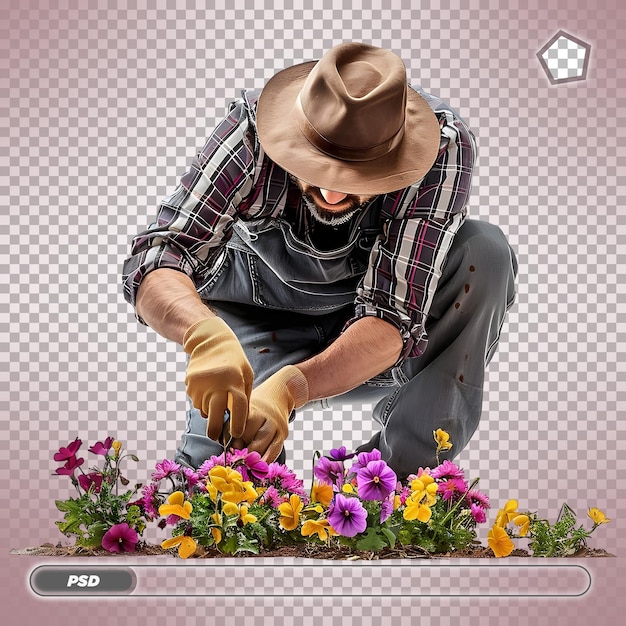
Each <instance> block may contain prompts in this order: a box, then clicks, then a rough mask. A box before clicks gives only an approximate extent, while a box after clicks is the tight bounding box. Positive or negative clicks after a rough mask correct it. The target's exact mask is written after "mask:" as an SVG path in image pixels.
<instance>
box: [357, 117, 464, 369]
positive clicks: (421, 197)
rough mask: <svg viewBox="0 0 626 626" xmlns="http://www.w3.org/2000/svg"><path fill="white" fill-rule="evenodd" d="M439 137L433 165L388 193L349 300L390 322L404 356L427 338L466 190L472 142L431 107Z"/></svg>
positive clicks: (456, 122) (460, 125) (458, 124)
mask: <svg viewBox="0 0 626 626" xmlns="http://www.w3.org/2000/svg"><path fill="white" fill-rule="evenodd" d="M435 113H436V114H437V117H438V118H439V121H440V127H441V143H440V149H439V155H438V157H437V160H436V161H435V164H434V166H433V167H432V168H431V170H430V171H429V172H428V174H426V176H425V177H424V178H423V179H422V180H421V181H420V182H418V183H416V184H415V185H413V186H411V187H408V188H407V189H405V190H403V191H402V192H400V193H399V194H397V196H395V197H394V198H393V199H390V200H388V202H387V205H386V208H385V207H384V208H383V212H384V214H383V218H384V219H386V221H385V223H384V229H383V234H382V235H381V236H380V237H379V238H378V240H377V242H376V244H375V245H374V247H373V249H372V252H371V255H370V262H369V268H368V271H367V273H366V275H365V276H364V279H363V282H362V284H361V286H360V288H359V289H358V290H357V296H356V301H355V316H354V318H353V319H352V320H350V322H348V325H349V324H350V323H353V322H354V321H356V320H357V319H359V318H361V317H364V316H367V315H369V316H375V317H379V318H381V319H385V320H386V321H388V322H390V323H392V324H393V325H395V326H396V327H397V328H398V329H399V330H400V333H401V335H402V339H403V350H402V353H401V356H400V359H399V361H398V363H400V362H401V361H402V360H404V359H405V358H406V357H407V356H420V355H421V354H423V352H424V350H425V349H426V344H427V341H428V338H427V335H426V331H425V324H426V318H427V316H428V312H429V310H430V306H431V304H432V299H433V296H434V293H435V290H436V289H437V284H438V281H439V278H440V276H441V272H442V269H443V266H444V264H445V260H446V257H447V254H448V251H449V250H450V246H451V245H452V241H453V239H454V235H455V234H456V232H457V230H458V229H459V227H460V226H461V224H462V222H463V220H464V218H465V215H466V205H467V202H468V199H469V195H470V191H471V179H472V171H473V168H474V164H475V161H476V141H475V138H474V136H473V134H472V132H471V131H470V130H469V128H468V127H467V126H466V125H465V123H464V122H463V121H462V120H461V119H460V118H459V117H457V116H456V115H455V113H454V112H453V111H451V110H448V109H446V110H441V111H437V110H435Z"/></svg>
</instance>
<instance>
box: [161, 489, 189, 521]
mask: <svg viewBox="0 0 626 626" xmlns="http://www.w3.org/2000/svg"><path fill="white" fill-rule="evenodd" d="M192 510H193V506H192V505H191V502H189V501H188V500H185V494H184V493H183V492H182V491H175V492H174V493H172V494H171V495H170V496H169V497H168V498H167V501H166V503H165V504H162V505H161V506H160V507H159V515H163V516H164V517H165V516H166V515H176V516H178V517H182V518H183V519H189V518H190V517H191V511H192Z"/></svg>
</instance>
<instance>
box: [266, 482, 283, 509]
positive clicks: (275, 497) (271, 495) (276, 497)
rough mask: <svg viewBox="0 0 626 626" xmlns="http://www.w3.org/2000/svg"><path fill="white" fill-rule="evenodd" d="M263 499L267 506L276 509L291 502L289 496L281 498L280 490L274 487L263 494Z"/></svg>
mask: <svg viewBox="0 0 626 626" xmlns="http://www.w3.org/2000/svg"><path fill="white" fill-rule="evenodd" d="M261 497H262V499H263V502H264V503H265V504H267V505H268V506H271V507H272V508H274V509H277V508H278V505H280V504H282V503H283V502H287V501H288V500H289V498H288V497H287V496H281V495H280V493H279V492H278V489H276V487H274V486H273V485H272V486H270V487H268V488H267V489H266V490H265V491H264V492H263V495H262V496H261Z"/></svg>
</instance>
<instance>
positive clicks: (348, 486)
mask: <svg viewBox="0 0 626 626" xmlns="http://www.w3.org/2000/svg"><path fill="white" fill-rule="evenodd" d="M341 491H343V492H344V493H354V487H353V486H352V485H351V484H350V483H346V484H345V485H342V487H341Z"/></svg>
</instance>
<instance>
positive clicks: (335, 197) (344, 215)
mask: <svg viewBox="0 0 626 626" xmlns="http://www.w3.org/2000/svg"><path fill="white" fill-rule="evenodd" d="M292 180H293V182H294V183H295V184H296V185H297V186H298V188H299V189H300V191H301V192H302V198H303V199H304V202H305V204H306V205H307V208H308V209H309V211H310V212H311V215H313V217H314V218H315V219H316V220H318V221H319V222H322V223H323V224H328V225H330V226H338V225H339V224H344V223H345V222H347V221H348V220H349V219H350V218H351V217H352V216H353V215H354V214H355V213H356V212H357V211H358V210H359V209H361V208H363V207H364V206H365V205H366V204H368V203H369V202H370V201H371V200H372V198H374V196H356V195H351V194H346V193H341V192H337V191H331V190H328V189H320V188H319V187H314V186H313V185H309V184H308V183H305V182H304V181H303V180H300V179H298V178H295V177H293V176H292Z"/></svg>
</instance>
